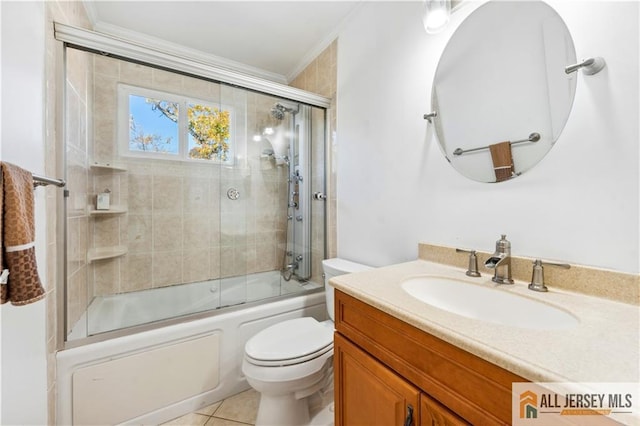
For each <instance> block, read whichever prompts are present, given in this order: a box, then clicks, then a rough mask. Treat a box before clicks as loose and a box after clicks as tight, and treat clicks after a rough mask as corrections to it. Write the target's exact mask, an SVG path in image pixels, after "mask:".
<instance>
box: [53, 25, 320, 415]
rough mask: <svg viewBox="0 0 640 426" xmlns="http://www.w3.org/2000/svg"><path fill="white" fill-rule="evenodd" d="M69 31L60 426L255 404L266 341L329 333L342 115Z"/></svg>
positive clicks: (301, 96)
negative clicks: (256, 359) (296, 331)
mask: <svg viewBox="0 0 640 426" xmlns="http://www.w3.org/2000/svg"><path fill="white" fill-rule="evenodd" d="M55 29H56V38H57V39H58V40H59V41H61V42H62V45H63V49H62V50H63V52H64V57H65V67H64V70H63V72H62V74H63V75H64V95H63V97H64V108H63V111H64V113H63V119H62V120H61V121H62V122H61V123H60V126H61V129H62V133H63V134H64V138H63V140H64V147H63V148H61V150H62V151H63V152H64V156H63V157H64V158H61V159H60V160H59V168H60V170H61V174H62V175H63V176H64V178H65V180H66V182H67V186H66V188H65V191H64V197H62V196H61V202H60V203H59V204H60V208H59V216H60V217H61V218H62V219H61V221H60V228H61V229H64V230H65V232H64V234H65V235H64V239H62V240H63V241H64V244H63V246H61V247H60V253H64V261H63V262H61V263H60V265H59V270H60V274H61V276H60V281H61V282H63V283H64V291H60V293H61V294H62V295H63V297H61V300H60V303H59V312H60V316H59V321H58V322H59V324H61V325H62V326H61V327H60V332H59V333H60V334H59V335H60V339H59V340H60V341H62V342H64V344H63V345H62V346H63V347H61V348H60V349H62V350H61V351H59V352H58V356H57V360H58V361H57V363H58V379H57V381H58V386H59V392H58V394H59V395H58V421H59V422H60V423H61V424H87V423H110V424H117V423H126V422H137V423H140V422H161V421H166V420H169V419H171V418H173V417H176V416H177V415H180V414H184V413H186V412H190V411H194V410H195V409H197V408H200V407H202V406H204V405H207V404H210V403H212V402H214V401H217V400H220V399H223V398H225V397H227V396H229V395H232V394H233V393H236V392H239V391H241V390H244V389H247V388H248V385H247V383H246V380H245V378H244V376H243V374H242V372H241V368H240V367H241V362H242V358H243V354H244V344H245V343H246V341H247V340H248V339H249V338H250V337H251V336H253V335H254V334H256V333H257V332H258V331H260V330H262V329H264V328H266V327H267V326H269V325H272V324H275V323H277V322H280V321H282V320H285V319H291V318H297V317H313V318H316V319H317V320H319V321H322V320H325V319H326V307H325V301H324V296H323V294H322V289H323V279H322V260H323V259H324V258H325V257H326V248H325V247H326V237H325V228H326V223H325V222H326V220H325V211H326V205H325V199H326V196H325V193H326V189H325V186H326V177H325V163H326V149H327V148H326V145H327V144H326V135H327V130H326V126H327V124H326V123H327V121H328V119H327V108H328V106H329V100H328V99H327V98H324V97H322V96H319V95H315V94H313V93H309V92H305V91H302V90H298V89H294V88H292V87H289V86H285V85H282V84H277V83H272V82H269V81H263V80H260V79H258V78H254V77H248V76H246V75H242V74H237V73H233V72H230V71H228V70H221V69H218V68H215V67H213V66H208V65H203V64H202V63H201V62H192V61H190V60H188V59H184V58H177V57H175V56H172V55H171V54H168V53H163V52H159V51H157V50H151V49H143V48H141V47H140V46H139V45H133V44H130V43H127V42H125V41H122V40H121V39H115V38H111V37H109V36H105V35H102V34H99V33H94V32H90V31H86V30H81V29H78V28H74V27H69V26H65V25H60V24H56V26H55ZM61 257H62V256H61ZM96 395H100V397H97V396H96ZM114 406H118V407H119V409H118V410H113V407H114Z"/></svg>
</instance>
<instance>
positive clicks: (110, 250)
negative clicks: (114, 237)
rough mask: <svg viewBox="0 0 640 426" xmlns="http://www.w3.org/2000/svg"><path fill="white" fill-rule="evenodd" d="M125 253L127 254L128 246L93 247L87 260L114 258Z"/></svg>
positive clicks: (90, 261)
mask: <svg viewBox="0 0 640 426" xmlns="http://www.w3.org/2000/svg"><path fill="white" fill-rule="evenodd" d="M125 254H127V247H126V246H113V247H100V248H93V249H90V250H89V252H88V253H87V262H89V263H92V262H95V261H98V260H105V259H113V258H116V257H120V256H124V255H125Z"/></svg>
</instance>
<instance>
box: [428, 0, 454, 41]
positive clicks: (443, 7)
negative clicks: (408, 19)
mask: <svg viewBox="0 0 640 426" xmlns="http://www.w3.org/2000/svg"><path fill="white" fill-rule="evenodd" d="M450 15H451V1H450V0H424V13H423V14H422V23H423V24H424V29H425V30H426V31H427V33H429V34H435V33H438V32H440V31H442V30H443V29H444V27H445V26H446V25H447V23H448V22H449V16H450Z"/></svg>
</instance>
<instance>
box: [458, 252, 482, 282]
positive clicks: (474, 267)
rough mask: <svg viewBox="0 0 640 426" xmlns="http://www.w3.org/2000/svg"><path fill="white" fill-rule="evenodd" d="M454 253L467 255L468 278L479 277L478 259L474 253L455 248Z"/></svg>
mask: <svg viewBox="0 0 640 426" xmlns="http://www.w3.org/2000/svg"><path fill="white" fill-rule="evenodd" d="M456 253H469V267H468V268H467V272H466V274H467V276H469V277H479V276H480V272H478V257H477V256H476V251H475V250H464V249H459V248H457V249H456Z"/></svg>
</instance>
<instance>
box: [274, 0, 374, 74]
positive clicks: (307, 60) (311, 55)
mask: <svg viewBox="0 0 640 426" xmlns="http://www.w3.org/2000/svg"><path fill="white" fill-rule="evenodd" d="M363 4H364V0H360V1H359V3H358V4H357V5H356V6H355V7H354V8H353V9H352V10H351V11H350V12H349V13H348V14H347V16H345V17H344V18H343V19H342V21H340V23H339V24H338V25H337V26H336V27H335V28H334V29H333V31H331V33H329V35H327V36H326V37H325V38H324V39H323V40H321V41H320V42H319V43H318V44H316V45H315V46H314V48H313V49H311V50H309V51H308V52H307V54H306V55H304V57H303V58H302V59H301V60H300V62H298V64H297V65H296V66H295V68H294V69H293V70H292V71H291V72H290V73H289V74H288V75H287V82H288V83H290V82H292V81H293V80H295V78H296V77H298V75H300V73H301V72H302V71H304V69H305V68H307V67H308V66H309V65H310V64H311V63H312V62H313V61H314V59H316V58H317V57H318V56H319V55H320V54H321V53H322V52H324V50H325V49H326V48H327V47H329V46H330V45H331V43H333V42H334V41H335V40H336V39H337V38H338V36H339V35H340V32H341V31H342V29H343V28H344V27H345V26H346V24H347V22H348V21H349V20H350V19H351V17H353V16H354V15H355V14H356V13H357V12H358V11H359V10H360V9H361V8H362V6H363Z"/></svg>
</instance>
